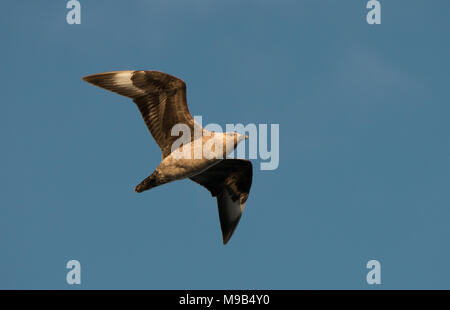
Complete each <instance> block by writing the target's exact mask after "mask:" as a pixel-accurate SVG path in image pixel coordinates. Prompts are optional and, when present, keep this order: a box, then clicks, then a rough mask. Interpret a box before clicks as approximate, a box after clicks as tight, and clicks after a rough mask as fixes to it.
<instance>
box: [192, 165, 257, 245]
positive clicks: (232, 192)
mask: <svg viewBox="0 0 450 310" xmlns="http://www.w3.org/2000/svg"><path fill="white" fill-rule="evenodd" d="M252 175H253V169H252V163H251V162H250V161H248V160H243V159H224V160H222V161H221V162H220V163H218V164H217V165H214V166H212V167H211V168H209V169H207V170H205V171H204V172H202V173H200V174H198V175H195V176H193V177H191V178H190V179H191V180H192V181H194V182H197V183H198V184H200V185H202V186H204V187H206V188H207V189H208V190H209V191H210V192H211V194H212V195H213V196H215V197H217V204H218V207H219V219H220V227H221V229H222V237H223V243H224V244H227V242H228V240H230V238H231V236H232V235H233V232H234V230H235V229H236V227H237V225H238V223H239V220H240V218H241V215H242V212H244V207H245V202H246V201H247V198H248V194H249V192H250V187H251V185H252Z"/></svg>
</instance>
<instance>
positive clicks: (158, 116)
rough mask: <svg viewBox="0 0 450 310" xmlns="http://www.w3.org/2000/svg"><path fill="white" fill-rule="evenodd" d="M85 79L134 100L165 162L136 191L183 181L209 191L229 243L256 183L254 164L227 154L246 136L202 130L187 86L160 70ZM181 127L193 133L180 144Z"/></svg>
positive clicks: (124, 72)
mask: <svg viewBox="0 0 450 310" xmlns="http://www.w3.org/2000/svg"><path fill="white" fill-rule="evenodd" d="M83 80H85V81H87V82H89V83H91V84H93V85H96V86H98V87H101V88H105V89H107V90H110V91H113V92H116V93H118V94H120V95H123V96H126V97H129V98H132V99H133V101H134V102H135V103H136V105H137V106H138V108H139V111H140V112H141V114H142V116H143V118H144V121H145V123H146V125H147V127H148V129H149V130H150V133H151V134H152V136H153V138H154V139H155V141H156V142H157V143H158V145H159V146H160V148H161V151H162V157H163V159H162V161H161V163H160V164H159V165H158V167H157V168H156V169H155V171H154V172H153V173H152V174H151V175H150V176H149V177H147V178H146V179H144V180H143V181H142V182H141V183H140V184H139V185H137V186H136V188H135V191H136V192H138V193H140V192H143V191H145V190H148V189H151V188H153V187H156V186H159V185H162V184H165V183H169V182H172V181H176V180H181V179H185V178H190V179H191V180H192V181H194V182H196V183H199V184H200V185H202V186H204V187H206V188H207V189H208V190H209V191H210V192H211V194H212V195H213V196H216V197H217V202H218V207H219V219H220V224H221V228H222V235H223V242H224V244H226V243H227V242H228V240H229V239H230V238H231V235H232V234H233V232H234V230H235V228H236V226H237V224H238V223H239V219H240V217H241V215H242V212H243V210H244V206H245V202H246V200H247V197H248V194H249V191H250V187H251V182H252V165H251V163H250V162H249V161H247V160H242V159H228V158H226V156H227V155H228V154H230V153H231V152H233V150H234V149H235V147H236V146H237V144H238V143H239V142H240V141H242V140H243V139H244V138H245V136H244V135H240V134H238V133H218V132H209V131H207V130H205V129H204V128H202V127H201V126H200V125H199V124H198V123H196V122H195V121H194V119H193V118H192V116H191V114H190V113H189V110H188V107H187V103H186V84H185V83H184V82H183V81H182V80H180V79H178V78H176V77H173V76H171V75H168V74H165V73H162V72H158V71H114V72H105V73H99V74H93V75H90V76H86V77H84V78H83ZM180 125H181V126H184V129H186V128H187V129H188V131H189V133H188V137H187V138H186V137H184V139H183V141H182V142H183V143H181V144H180V137H179V136H178V134H174V131H173V129H174V128H175V126H180ZM181 138H183V137H181ZM179 144H180V145H179Z"/></svg>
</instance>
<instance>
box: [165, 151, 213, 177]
mask: <svg viewBox="0 0 450 310" xmlns="http://www.w3.org/2000/svg"><path fill="white" fill-rule="evenodd" d="M220 161H221V159H205V158H202V159H184V158H177V159H175V158H173V157H172V156H170V155H169V156H168V157H166V158H164V160H163V161H162V162H161V164H160V165H159V166H158V168H157V170H158V172H159V173H160V175H161V177H163V178H164V179H166V180H167V181H168V182H170V181H175V180H180V179H184V178H189V177H192V176H194V175H197V174H199V173H201V172H203V171H205V170H206V169H208V168H210V167H212V166H214V165H215V164H218V163H219V162H220Z"/></svg>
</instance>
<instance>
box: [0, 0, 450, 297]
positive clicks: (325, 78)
mask: <svg viewBox="0 0 450 310" xmlns="http://www.w3.org/2000/svg"><path fill="white" fill-rule="evenodd" d="M80 2H81V5H82V16H81V24H80V25H68V24H67V23H66V13H67V11H68V10H67V9H66V1H11V0H9V1H4V2H3V3H2V10H1V11H0V24H1V27H0V33H1V37H2V48H1V49H0V59H1V62H2V74H1V75H0V82H1V85H2V86H1V90H2V91H1V92H0V98H1V103H2V105H1V106H2V113H0V124H1V130H0V137H1V141H2V151H1V152H0V162H1V166H2V167H1V171H2V178H1V179H0V193H1V195H0V246H1V255H0V288H2V289H23V288H28V289H50V288H55V289H77V288H78V289H79V288H82V289H240V288H245V289H252V288H261V289H264V288H268V289H379V288H385V289H419V288H420V289H432V288H434V289H436V288H439V289H449V288H450V265H449V264H448V262H449V261H450V248H449V242H448V236H450V225H449V220H450V196H449V184H450V182H449V181H450V180H449V176H450V161H449V159H450V143H449V132H450V122H449V121H448V116H449V115H450V107H449V103H450V95H449V88H448V83H449V80H450V76H449V75H450V61H449V55H450V40H449V38H450V19H449V18H448V12H449V9H450V3H449V2H448V1H446V0H434V1H423V0H422V1H418V0H417V1H416V0H410V1H406V0H402V1H381V4H382V24H381V25H375V26H374V25H368V24H367V23H366V18H365V15H366V13H367V9H366V8H365V4H366V1H361V0H358V1H357V0H348V1H332V0H322V1H313V0H303V1H237V0H232V1H206V0H198V1H189V2H188V1H181V0H179V1H162V0H161V1H143V0H140V1H106V0H97V1H87V0H81V1H80ZM126 69H131V70H133V69H137V70H152V69H154V70H160V71H164V72H167V73H170V74H173V75H175V76H178V77H180V78H182V79H184V80H185V81H186V83H187V96H188V104H189V107H190V110H191V112H192V113H193V114H196V115H201V116H202V117H203V122H204V123H211V122H214V123H218V124H221V125H222V126H225V124H227V123H238V122H240V123H244V124H248V123H256V124H261V123H263V124H280V165H279V168H278V169H277V170H274V171H260V170H259V169H257V168H258V166H259V161H258V160H254V161H253V163H254V167H255V169H254V179H253V185H252V189H251V194H250V197H249V199H248V201H247V205H246V210H245V213H244V215H243V218H242V219H241V223H240V225H239V227H238V229H237V231H236V232H235V234H234V236H233V238H232V239H231V241H230V243H229V244H228V245H227V246H225V247H224V246H223V245H222V243H221V233H220V227H219V220H218V215H217V207H216V201H215V199H213V198H212V197H211V196H210V195H209V193H208V192H207V191H206V190H205V189H204V188H202V187H200V186H198V185H197V184H194V183H193V182H191V181H188V180H184V181H180V182H175V183H171V184H168V185H165V186H161V187H158V188H155V189H153V190H151V191H148V192H145V193H143V194H139V195H138V194H136V193H134V191H133V187H134V186H135V185H137V184H138V183H139V182H140V181H141V180H142V179H144V178H145V177H146V176H148V175H149V174H150V173H151V172H152V171H153V169H154V168H155V167H156V166H157V165H158V163H159V161H160V158H161V157H160V156H161V155H160V151H159V149H158V147H157V145H156V143H155V142H154V141H153V139H152V138H151V136H150V135H149V134H148V132H147V129H146V128H145V125H144V122H143V121H142V120H141V118H140V115H139V113H138V110H137V108H136V107H135V106H134V104H133V103H132V102H131V101H130V100H128V99H126V98H124V97H120V96H118V95H116V94H113V93H109V92H107V91H102V90H100V89H98V88H94V87H92V86H90V85H88V84H87V83H85V82H83V81H82V80H81V77H82V76H85V75H87V74H92V73H98V72H103V71H112V70H126ZM182 204H184V205H182ZM71 259H76V260H79V261H80V263H81V266H82V284H81V286H78V287H74V286H69V285H68V284H67V283H66V273H67V271H68V270H67V269H66V268H65V266H66V263H67V261H69V260H71ZM371 259H376V260H379V261H380V263H381V277H382V284H381V285H380V286H377V287H374V286H369V285H368V284H367V283H366V280H365V279H366V273H367V271H368V270H367V269H366V268H365V266H366V263H367V261H369V260H371Z"/></svg>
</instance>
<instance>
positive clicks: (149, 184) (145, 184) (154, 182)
mask: <svg viewBox="0 0 450 310" xmlns="http://www.w3.org/2000/svg"><path fill="white" fill-rule="evenodd" d="M164 183H165V182H163V181H162V180H160V178H159V173H158V171H156V170H155V171H153V173H152V174H151V175H150V176H149V177H147V178H145V179H144V180H143V181H142V182H141V183H140V184H139V185H138V186H136V187H135V188H134V191H135V192H136V193H141V192H143V191H146V190H149V189H151V188H153V187H156V186H158V185H161V184H164Z"/></svg>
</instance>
